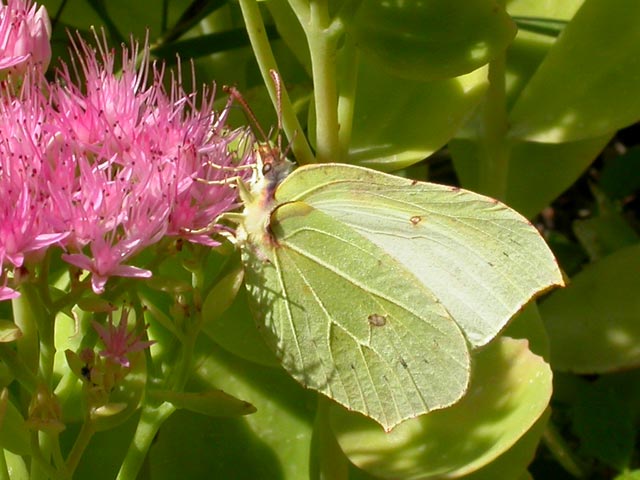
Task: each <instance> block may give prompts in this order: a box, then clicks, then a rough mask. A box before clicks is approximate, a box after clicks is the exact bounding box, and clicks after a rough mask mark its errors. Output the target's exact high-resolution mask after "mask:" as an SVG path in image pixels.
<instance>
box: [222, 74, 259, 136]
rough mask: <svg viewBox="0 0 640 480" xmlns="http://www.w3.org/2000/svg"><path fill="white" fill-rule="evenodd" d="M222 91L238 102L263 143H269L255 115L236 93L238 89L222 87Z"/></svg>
mask: <svg viewBox="0 0 640 480" xmlns="http://www.w3.org/2000/svg"><path fill="white" fill-rule="evenodd" d="M222 90H223V91H224V92H225V93H227V94H229V95H230V96H231V97H232V98H233V99H234V100H235V101H236V102H238V103H239V104H240V105H242V108H244V111H245V113H246V114H247V116H248V117H249V120H251V122H252V123H253V124H254V126H255V128H256V130H257V131H258V132H259V133H260V135H262V138H263V140H264V141H265V142H268V141H269V137H267V135H266V134H265V133H264V130H263V129H262V127H261V126H260V124H259V123H258V119H257V118H256V115H255V114H254V113H253V110H251V107H250V106H249V104H248V103H247V101H246V100H245V99H244V97H243V96H242V94H241V93H240V92H239V91H238V89H237V88H236V87H229V86H226V85H225V86H224V87H222Z"/></svg>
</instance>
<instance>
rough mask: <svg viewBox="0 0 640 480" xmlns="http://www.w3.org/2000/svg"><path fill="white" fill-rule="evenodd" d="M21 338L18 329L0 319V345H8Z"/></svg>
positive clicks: (12, 323)
mask: <svg viewBox="0 0 640 480" xmlns="http://www.w3.org/2000/svg"><path fill="white" fill-rule="evenodd" d="M20 337H22V331H21V330H20V328H19V327H18V326H17V325H16V324H15V323H14V322H12V321H10V320H2V319H0V343H8V342H13V341H15V340H17V339H18V338H20Z"/></svg>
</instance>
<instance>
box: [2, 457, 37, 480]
mask: <svg viewBox="0 0 640 480" xmlns="http://www.w3.org/2000/svg"><path fill="white" fill-rule="evenodd" d="M4 456H5V457H6V459H7V471H8V472H9V478H10V479H11V480H30V479H31V478H32V477H31V476H30V475H29V470H28V469H27V465H26V464H25V459H26V458H25V457H22V456H20V455H16V454H15V453H11V452H10V451H8V450H6V451H5V452H4Z"/></svg>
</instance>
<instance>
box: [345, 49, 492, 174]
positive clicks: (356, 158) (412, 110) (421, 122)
mask: <svg viewBox="0 0 640 480" xmlns="http://www.w3.org/2000/svg"><path fill="white" fill-rule="evenodd" d="M486 87H487V79H486V69H478V70H476V71H474V72H471V73H469V74H467V75H464V76H461V77H457V78H452V79H448V80H437V81H431V82H419V81H415V80H405V79H402V78H399V77H397V76H394V75H391V74H388V73H386V72H384V71H381V70H380V69H379V68H377V67H375V66H374V65H373V64H372V63H370V62H366V61H365V60H363V61H361V62H360V69H359V72H358V85H357V88H356V91H357V95H356V102H355V110H354V119H353V132H352V137H351V143H350V144H349V160H348V161H349V163H356V164H358V165H362V166H366V167H371V168H375V169H376V170H384V171H394V170H399V169H402V168H406V167H407V166H409V165H412V164H414V163H416V162H420V161H422V160H423V159H425V158H426V157H428V156H429V155H431V154H432V153H434V152H435V151H436V150H438V149H439V148H441V147H442V146H443V145H444V144H445V143H447V142H448V141H449V140H450V139H451V137H453V135H454V134H455V132H456V131H457V130H458V128H460V125H461V124H462V122H464V121H465V120H466V119H467V117H468V116H469V115H470V114H471V112H472V111H473V109H475V108H476V106H477V105H478V103H479V102H480V100H481V99H482V98H483V95H484V92H485V90H486ZM381 112H384V114H383V115H381Z"/></svg>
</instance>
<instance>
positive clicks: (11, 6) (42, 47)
mask: <svg viewBox="0 0 640 480" xmlns="http://www.w3.org/2000/svg"><path fill="white" fill-rule="evenodd" d="M50 38H51V23H50V22H49V15H48V14H47V10H46V9H45V8H44V6H41V7H40V8H37V6H36V4H35V3H33V2H32V1H31V0H7V4H6V5H4V3H3V2H2V0H0V76H1V75H2V73H3V71H7V70H8V69H12V70H14V71H18V72H19V73H21V74H22V73H24V72H25V71H26V68H27V67H26V66H27V65H38V66H39V67H40V68H41V69H42V71H45V70H46V69H47V66H48V65H49V61H50V60H51V45H50V43H49V40H50Z"/></svg>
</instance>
